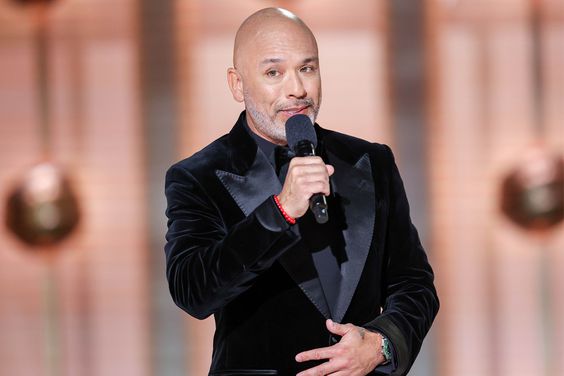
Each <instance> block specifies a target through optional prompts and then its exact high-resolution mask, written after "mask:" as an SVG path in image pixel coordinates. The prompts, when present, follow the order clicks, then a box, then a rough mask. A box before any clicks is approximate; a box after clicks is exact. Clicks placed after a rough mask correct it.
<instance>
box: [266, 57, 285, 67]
mask: <svg viewBox="0 0 564 376" xmlns="http://www.w3.org/2000/svg"><path fill="white" fill-rule="evenodd" d="M282 61H284V60H283V59H281V58H278V57H270V58H266V59H264V60H263V61H261V62H260V65H267V64H276V63H280V62H282Z"/></svg>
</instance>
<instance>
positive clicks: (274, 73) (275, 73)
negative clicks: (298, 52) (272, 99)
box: [266, 70, 280, 77]
mask: <svg viewBox="0 0 564 376" xmlns="http://www.w3.org/2000/svg"><path fill="white" fill-rule="evenodd" d="M279 74H280V72H278V71H277V70H269V71H267V72H266V75H267V76H268V77H277V76H278V75H279Z"/></svg>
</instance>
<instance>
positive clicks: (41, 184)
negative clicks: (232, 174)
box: [0, 0, 564, 376]
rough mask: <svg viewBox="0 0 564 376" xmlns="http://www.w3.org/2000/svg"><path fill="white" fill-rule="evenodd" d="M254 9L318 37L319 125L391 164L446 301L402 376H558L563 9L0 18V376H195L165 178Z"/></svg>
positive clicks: (133, 10) (136, 11) (223, 123)
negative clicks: (176, 287)
mask: <svg viewBox="0 0 564 376" xmlns="http://www.w3.org/2000/svg"><path fill="white" fill-rule="evenodd" d="M267 6H282V7H286V8H288V9H290V10H292V11H294V12H295V13H297V14H298V15H300V16H301V17H302V18H303V19H304V20H305V21H306V23H308V24H309V26H310V27H311V28H312V30H313V31H314V33H315V34H316V36H317V39H318V43H319V48H320V58H321V69H322V77H323V91H324V93H323V94H324V95H323V105H322V109H321V112H320V116H319V119H318V122H319V123H320V124H321V125H322V126H324V127H326V128H330V129H334V130H339V131H343V132H347V133H350V134H353V135H356V136H359V137H363V138H365V139H368V140H371V141H375V142H381V143H386V144H389V145H390V146H391V147H392V149H393V150H394V152H395V155H396V158H397V160H398V164H399V167H400V171H401V172H402V176H403V178H404V182H405V184H406V188H407V193H408V196H409V199H410V203H411V209H412V219H413V221H414V223H415V224H416V226H417V227H418V228H419V230H420V233H421V236H422V240H423V243H424V245H425V248H426V249H427V251H428V254H429V257H430V259H431V262H432V265H433V267H434V269H435V273H436V284H437V288H438V291H439V296H440V298H441V303H442V306H441V310H440V312H439V316H438V318H437V320H436V321H435V324H434V326H433V328H432V330H431V333H430V334H429V336H428V337H427V338H426V340H425V342H424V346H423V350H422V352H421V354H420V356H419V358H418V360H417V362H416V364H415V366H414V368H413V370H412V371H411V373H410V374H411V375H423V376H432V375H439V376H453V375H454V376H466V375H468V376H476V375H480V376H488V375H492V376H493V375H496V376H505V375H507V376H536V375H538V376H549V375H550V376H553V375H564V273H563V271H564V225H563V221H562V217H563V215H564V208H563V205H564V204H563V201H564V190H563V182H562V175H563V169H564V168H563V165H562V158H563V155H564V1H562V0H425V1H423V0H421V1H409V0H348V1H337V0H324V1H322V0H293V1H292V0H287V1H268V0H237V1H229V0H205V1H204V0H159V1H156V0H121V1H109V0H52V1H49V0H27V1H26V0H0V219H1V223H0V375H2V376H3V375H10V376H11V375H17V376H20V375H34V376H37V375H48V376H59V375H85V376H97V375H121V376H123V375H132V376H137V375H139V376H144V375H163V376H169V375H170V376H172V375H190V376H200V375H205V374H207V369H208V366H209V360H210V350H211V334H212V333H213V322H212V321H211V320H209V319H208V320H205V321H197V320H195V319H191V318H190V317H189V316H188V315H187V314H185V313H183V312H182V311H181V310H180V309H179V308H177V307H176V306H175V305H174V303H173V302H172V300H171V298H170V296H169V293H168V288H167V285H166V281H165V275H164V252H163V245H164V233H165V231H166V218H165V216H164V209H165V205H166V202H165V198H164V192H163V188H164V174H165V171H166V169H167V168H168V166H169V165H170V164H172V163H173V162H174V161H177V160H179V159H182V158H185V157H187V156H189V155H190V154H192V153H193V152H195V151H196V150H198V149H200V148H202V147H203V146H204V145H206V144H207V143H209V142H210V141H212V140H213V139H215V138H216V137H218V136H219V135H222V134H224V133H226V132H228V130H229V129H230V128H231V127H232V125H233V124H234V122H235V120H236V119H237V116H238V114H239V112H240V111H241V110H242V107H241V105H240V104H238V103H236V102H235V101H233V99H232V98H231V95H230V93H229V90H228V87H227V84H226V69H227V67H229V66H230V65H231V54H232V43H233V38H234V34H235V31H236V29H237V27H238V26H239V24H240V23H241V22H242V20H243V19H244V18H245V17H247V16H248V15H249V14H251V13H252V12H254V11H255V10H258V9H260V8H263V7H267ZM289 335H291V334H289Z"/></svg>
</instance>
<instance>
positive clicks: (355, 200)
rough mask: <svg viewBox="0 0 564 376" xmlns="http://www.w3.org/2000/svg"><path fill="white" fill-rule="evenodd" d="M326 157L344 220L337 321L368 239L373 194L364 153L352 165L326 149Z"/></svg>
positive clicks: (345, 306) (356, 279)
mask: <svg viewBox="0 0 564 376" xmlns="http://www.w3.org/2000/svg"><path fill="white" fill-rule="evenodd" d="M327 157H328V159H329V162H330V163H331V164H332V165H333V166H334V167H335V174H334V175H333V176H332V177H331V182H332V189H333V192H334V194H335V196H336V197H337V198H338V200H339V201H340V206H341V209H342V210H343V212H344V213H343V218H344V220H345V221H346V222H345V224H344V229H343V238H344V241H345V252H346V261H345V262H344V263H342V264H341V274H342V277H343V280H342V282H341V286H340V291H339V298H338V300H337V307H336V309H335V310H334V312H335V313H334V320H335V321H337V322H341V320H342V319H343V317H344V316H345V313H346V311H347V309H348V307H349V304H350V302H351V300H352V297H353V295H354V292H355V290H356V287H357V285H358V282H359V280H360V276H361V274H362V271H363V269H364V265H365V262H366V258H367V256H368V251H369V249H370V245H371V243H372V236H373V231H374V221H375V217H376V213H375V208H376V205H375V200H376V198H375V190H374V180H373V177H372V168H371V166H370V158H369V156H368V154H364V155H363V156H362V157H361V158H360V159H359V160H358V161H357V162H356V163H355V165H354V166H351V165H350V164H348V163H347V162H345V161H343V160H341V159H340V158H339V157H337V156H336V155H335V154H333V153H331V152H330V151H328V152H327ZM329 215H331V208H329Z"/></svg>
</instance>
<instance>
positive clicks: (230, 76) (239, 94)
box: [227, 68, 244, 102]
mask: <svg viewBox="0 0 564 376" xmlns="http://www.w3.org/2000/svg"><path fill="white" fill-rule="evenodd" d="M227 84H228V85H229V90H231V94H232V95H233V99H235V100H236V101H237V102H243V100H244V96H243V79H242V77H241V75H240V74H239V72H238V71H237V69H235V68H229V69H227Z"/></svg>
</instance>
